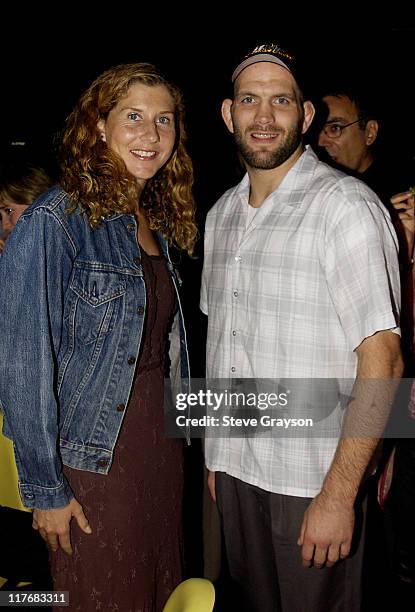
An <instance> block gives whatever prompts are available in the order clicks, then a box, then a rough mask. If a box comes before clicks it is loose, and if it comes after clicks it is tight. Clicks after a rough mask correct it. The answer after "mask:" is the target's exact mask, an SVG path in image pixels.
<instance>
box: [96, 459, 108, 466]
mask: <svg viewBox="0 0 415 612" xmlns="http://www.w3.org/2000/svg"><path fill="white" fill-rule="evenodd" d="M108 463H109V461H108V459H99V460H98V461H97V466H98V467H107V465H108Z"/></svg>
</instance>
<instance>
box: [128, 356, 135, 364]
mask: <svg viewBox="0 0 415 612" xmlns="http://www.w3.org/2000/svg"><path fill="white" fill-rule="evenodd" d="M127 363H128V365H134V364H135V357H133V355H131V357H129V358H128V359H127Z"/></svg>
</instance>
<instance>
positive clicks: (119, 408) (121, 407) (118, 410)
mask: <svg viewBox="0 0 415 612" xmlns="http://www.w3.org/2000/svg"><path fill="white" fill-rule="evenodd" d="M124 410H125V404H118V406H117V412H124Z"/></svg>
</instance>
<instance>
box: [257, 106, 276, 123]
mask: <svg viewBox="0 0 415 612" xmlns="http://www.w3.org/2000/svg"><path fill="white" fill-rule="evenodd" d="M272 110H273V109H272V107H271V106H270V104H269V103H268V102H262V103H261V104H259V106H258V109H257V112H256V117H255V119H256V121H257V122H258V123H261V124H263V125H267V124H268V123H273V122H274V114H273V112H272Z"/></svg>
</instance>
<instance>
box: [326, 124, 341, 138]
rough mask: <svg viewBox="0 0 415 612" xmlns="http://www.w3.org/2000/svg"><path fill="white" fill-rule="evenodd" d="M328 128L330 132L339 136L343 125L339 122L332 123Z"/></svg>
mask: <svg viewBox="0 0 415 612" xmlns="http://www.w3.org/2000/svg"><path fill="white" fill-rule="evenodd" d="M326 129H327V130H328V131H329V132H330V134H333V135H334V136H337V135H338V134H340V133H341V131H342V126H341V125H338V124H337V123H330V124H329V125H328V126H327V128H326Z"/></svg>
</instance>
